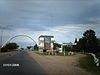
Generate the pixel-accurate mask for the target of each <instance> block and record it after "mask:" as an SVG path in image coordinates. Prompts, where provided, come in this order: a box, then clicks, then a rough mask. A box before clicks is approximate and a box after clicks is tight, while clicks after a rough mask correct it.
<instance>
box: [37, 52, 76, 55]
mask: <svg viewBox="0 0 100 75" xmlns="http://www.w3.org/2000/svg"><path fill="white" fill-rule="evenodd" d="M35 53H36V54H39V55H41V56H72V55H75V53H74V54H72V55H69V54H68V52H65V55H64V53H57V54H54V53H53V54H48V53H41V52H35Z"/></svg>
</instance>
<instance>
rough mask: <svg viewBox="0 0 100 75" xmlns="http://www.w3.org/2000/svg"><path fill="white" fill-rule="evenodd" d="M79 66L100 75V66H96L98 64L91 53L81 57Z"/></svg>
mask: <svg viewBox="0 0 100 75" xmlns="http://www.w3.org/2000/svg"><path fill="white" fill-rule="evenodd" d="M78 66H79V67H81V68H83V69H85V70H87V71H88V72H92V73H94V74H96V75H100V66H99V67H97V66H96V64H95V63H94V59H93V57H92V56H91V55H87V56H86V57H83V58H80V59H79V64H78Z"/></svg>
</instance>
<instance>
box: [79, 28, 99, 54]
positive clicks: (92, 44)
mask: <svg viewBox="0 0 100 75" xmlns="http://www.w3.org/2000/svg"><path fill="white" fill-rule="evenodd" d="M97 44H98V42H97V38H96V36H95V31H93V30H91V29H90V30H87V31H85V32H84V33H83V37H82V38H80V39H79V46H80V49H82V50H84V51H85V52H93V53H95V52H96V47H97Z"/></svg>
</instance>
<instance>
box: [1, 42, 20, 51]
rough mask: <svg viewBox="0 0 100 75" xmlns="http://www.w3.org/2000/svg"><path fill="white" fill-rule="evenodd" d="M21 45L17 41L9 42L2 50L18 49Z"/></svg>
mask: <svg viewBox="0 0 100 75" xmlns="http://www.w3.org/2000/svg"><path fill="white" fill-rule="evenodd" d="M18 47H19V46H18V45H17V43H7V44H6V45H5V46H4V47H3V48H2V49H1V51H2V52H6V51H8V50H12V49H17V48H18Z"/></svg>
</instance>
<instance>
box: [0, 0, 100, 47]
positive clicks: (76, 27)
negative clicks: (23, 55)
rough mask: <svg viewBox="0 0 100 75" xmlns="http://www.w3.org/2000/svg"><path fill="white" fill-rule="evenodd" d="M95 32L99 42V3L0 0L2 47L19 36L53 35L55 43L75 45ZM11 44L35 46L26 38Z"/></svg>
mask: <svg viewBox="0 0 100 75" xmlns="http://www.w3.org/2000/svg"><path fill="white" fill-rule="evenodd" d="M88 29H93V30H94V31H95V32H96V36H97V37H98V38H100V33H99V32H100V0H0V39H1V36H2V38H3V39H2V44H3V43H4V42H5V41H6V40H8V39H9V38H10V37H13V36H16V35H29V36H30V37H32V38H33V39H34V40H35V41H36V42H37V43H38V37H39V36H40V35H53V36H54V37H55V40H56V42H58V43H66V42H74V40H75V38H78V39H79V38H81V37H82V36H83V33H84V32H85V31H86V30H88ZM11 42H17V43H19V44H20V45H21V46H26V45H33V44H34V43H33V42H32V40H31V39H29V38H27V37H22V36H21V37H17V38H15V39H13V40H11Z"/></svg>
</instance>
